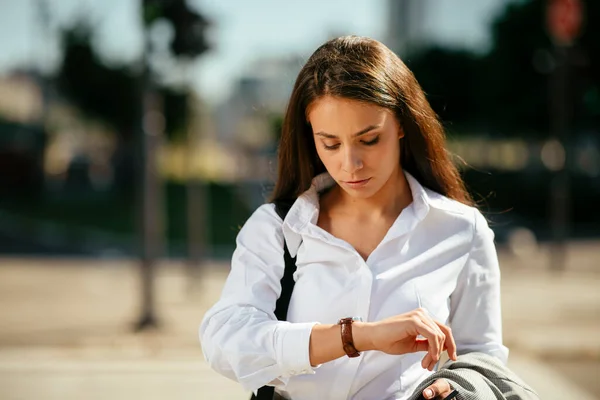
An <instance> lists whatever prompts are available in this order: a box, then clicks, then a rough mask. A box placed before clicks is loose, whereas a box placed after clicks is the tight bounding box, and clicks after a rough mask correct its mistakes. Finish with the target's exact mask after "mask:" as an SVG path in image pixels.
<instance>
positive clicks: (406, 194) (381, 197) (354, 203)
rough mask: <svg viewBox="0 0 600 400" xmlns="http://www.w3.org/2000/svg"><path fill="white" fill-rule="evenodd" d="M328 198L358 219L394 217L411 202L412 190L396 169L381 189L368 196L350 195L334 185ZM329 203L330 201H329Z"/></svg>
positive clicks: (341, 209)
mask: <svg viewBox="0 0 600 400" xmlns="http://www.w3.org/2000/svg"><path fill="white" fill-rule="evenodd" d="M332 192H333V193H331V194H332V195H333V196H332V198H331V199H330V200H332V203H337V206H336V207H335V208H336V209H337V210H338V211H341V212H343V213H352V214H353V215H355V216H356V217H357V218H359V219H363V220H369V219H380V218H382V217H384V218H387V217H390V218H396V217H397V216H398V215H399V214H400V212H401V211H402V210H403V209H404V208H405V207H407V206H408V205H409V204H410V203H411V202H412V192H411V190H410V186H409V184H408V181H407V180H406V177H405V176H404V173H403V172H402V170H401V169H398V170H397V171H396V173H395V174H393V175H392V176H391V177H390V178H389V179H388V181H387V182H386V183H385V184H384V185H383V186H382V187H381V189H380V190H379V191H378V192H377V193H375V194H374V195H373V196H371V197H368V198H357V197H352V196H350V195H349V194H348V193H346V192H345V191H344V190H343V189H342V188H340V187H339V186H336V187H335V188H334V190H332ZM330 204H331V203H330Z"/></svg>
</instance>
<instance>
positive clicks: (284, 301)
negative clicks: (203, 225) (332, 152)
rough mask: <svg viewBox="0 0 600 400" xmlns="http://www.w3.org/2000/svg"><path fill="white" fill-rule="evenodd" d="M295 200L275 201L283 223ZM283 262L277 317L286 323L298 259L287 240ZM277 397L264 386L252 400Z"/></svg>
mask: <svg viewBox="0 0 600 400" xmlns="http://www.w3.org/2000/svg"><path fill="white" fill-rule="evenodd" d="M294 201H295V199H294V200H277V201H275V212H277V215H279V217H280V218H281V220H282V221H283V220H284V219H285V216H286V215H287V213H288V211H290V208H292V205H293V204H294ZM283 261H284V263H285V269H284V271H283V278H281V295H279V299H277V303H276V305H275V316H276V317H277V319H278V320H279V321H285V320H286V319H287V312H288V307H289V305H290V299H291V298H292V292H293V291H294V283H295V282H294V272H296V257H292V256H291V255H290V251H289V250H288V247H287V243H286V242H285V239H284V241H283ZM274 395H275V388H274V387H273V386H263V387H261V388H260V389H258V395H257V396H255V395H254V394H252V397H251V400H272V399H273V396H274Z"/></svg>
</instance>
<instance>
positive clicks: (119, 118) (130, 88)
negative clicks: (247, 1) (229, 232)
mask: <svg viewBox="0 0 600 400" xmlns="http://www.w3.org/2000/svg"><path fill="white" fill-rule="evenodd" d="M142 20H143V23H144V47H143V51H142V57H141V71H140V68H139V64H140V63H139V62H136V63H134V65H128V66H119V67H115V66H110V65H107V64H106V63H104V62H103V61H102V60H101V58H100V57H99V56H98V54H97V53H96V51H95V49H94V48H93V46H92V44H91V43H92V41H91V38H92V35H93V33H94V29H93V27H92V25H91V24H90V23H89V22H87V21H85V20H84V21H80V22H79V23H78V24H77V25H76V26H75V27H73V28H70V29H67V30H65V31H64V32H63V34H62V39H63V45H64V57H63V61H62V64H61V67H60V69H59V71H58V81H59V88H60V89H62V91H63V93H64V94H65V95H66V96H67V97H68V98H69V99H70V100H71V101H72V102H73V103H74V104H75V105H77V106H78V107H79V108H80V109H81V110H82V111H83V112H84V113H85V114H87V115H90V116H94V117H96V118H98V119H100V120H102V121H105V122H106V123H108V124H110V125H111V126H112V127H113V128H114V129H115V131H116V132H117V136H118V143H117V150H116V157H115V171H114V176H115V177H116V178H117V179H118V181H116V182H115V186H116V187H117V188H118V189H121V188H126V189H129V188H134V187H139V185H138V184H136V182H139V183H140V184H141V185H142V187H141V190H140V191H138V200H139V202H140V207H139V210H140V213H141V215H140V216H139V217H140V218H139V221H140V223H141V224H140V233H141V238H142V255H141V257H142V269H141V278H142V282H141V289H142V311H141V316H140V319H139V321H138V324H137V328H138V329H143V328H146V327H152V326H154V325H156V319H155V316H154V300H153V299H154V296H153V280H154V278H153V276H154V275H153V264H154V259H155V258H156V257H158V256H159V255H160V252H161V250H160V249H157V247H160V246H159V245H160V243H161V241H162V236H163V230H162V227H161V226H160V225H161V220H162V218H161V217H160V214H162V212H163V205H162V190H161V184H160V183H159V181H160V179H159V177H158V175H157V170H156V167H155V163H154V162H153V161H152V160H153V157H154V155H155V152H156V150H157V146H159V145H160V144H159V141H157V140H159V139H157V138H156V136H157V135H158V134H160V133H161V132H162V130H163V127H161V126H160V123H159V122H158V120H157V119H156V115H157V114H162V115H163V116H164V117H166V118H165V120H166V124H165V127H166V128H167V129H168V132H171V133H172V132H177V131H180V132H185V131H186V129H185V127H186V126H187V118H188V106H187V99H188V96H189V90H190V89H189V85H188V86H187V87H186V88H185V89H183V90H173V89H171V88H168V87H164V86H161V84H160V77H159V76H157V75H158V74H157V72H156V71H152V70H151V67H150V63H149V58H150V54H151V53H152V52H154V51H156V49H153V48H151V41H150V35H149V31H150V29H152V27H153V25H154V24H155V23H157V22H158V21H167V22H168V23H169V24H170V25H171V27H172V28H173V32H174V35H173V37H172V40H171V42H170V44H169V50H170V54H169V55H168V56H170V57H171V58H173V59H174V60H175V61H176V62H181V63H185V62H186V61H189V60H191V59H193V58H196V57H197V56H199V55H200V54H202V53H204V52H205V51H206V50H207V49H208V44H207V41H206V38H205V29H206V28H207V26H208V22H207V20H206V19H205V18H204V17H203V16H202V15H201V14H200V13H198V12H197V11H195V10H193V9H191V8H190V7H189V6H188V3H187V2H186V1H185V0H142ZM136 67H137V68H136ZM150 117H152V118H150ZM143 120H144V121H145V122H146V123H149V125H146V126H142V121H143ZM172 136H173V135H168V137H172ZM136 163H137V165H140V166H141V169H140V170H139V172H140V175H139V178H141V179H137V180H136V178H137V177H138V176H137V175H136V168H135V165H136ZM196 197H197V196H196ZM188 203H190V204H193V203H195V202H192V201H189V200H188Z"/></svg>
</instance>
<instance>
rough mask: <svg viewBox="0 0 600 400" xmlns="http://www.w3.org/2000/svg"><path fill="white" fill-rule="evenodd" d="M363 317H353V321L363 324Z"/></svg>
mask: <svg viewBox="0 0 600 400" xmlns="http://www.w3.org/2000/svg"><path fill="white" fill-rule="evenodd" d="M362 320H363V319H362V317H352V321H358V322H362Z"/></svg>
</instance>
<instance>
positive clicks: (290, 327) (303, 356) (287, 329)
mask: <svg viewBox="0 0 600 400" xmlns="http://www.w3.org/2000/svg"><path fill="white" fill-rule="evenodd" d="M317 324H318V322H303V323H293V324H292V323H288V324H279V325H278V326H277V328H276V331H275V349H276V350H275V351H276V354H277V364H279V366H280V368H281V370H282V372H283V376H293V375H302V374H314V373H315V371H314V370H315V368H317V367H313V366H312V365H310V349H309V346H310V334H311V332H312V328H313V326H315V325H317Z"/></svg>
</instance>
